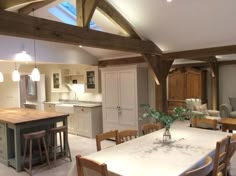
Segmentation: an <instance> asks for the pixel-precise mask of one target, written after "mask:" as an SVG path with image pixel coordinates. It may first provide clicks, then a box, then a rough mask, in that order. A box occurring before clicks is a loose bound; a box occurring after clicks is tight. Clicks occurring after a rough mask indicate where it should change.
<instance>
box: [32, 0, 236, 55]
mask: <svg viewBox="0 0 236 176" xmlns="http://www.w3.org/2000/svg"><path fill="white" fill-rule="evenodd" d="M62 1H63V0H58V1H56V2H54V3H51V4H49V5H47V6H45V7H44V8H41V9H39V10H37V11H36V13H35V14H36V16H40V17H43V18H47V19H51V20H58V19H56V18H55V17H53V16H52V15H51V14H49V13H48V10H47V9H48V8H49V7H51V6H54V5H56V4H58V3H59V2H62ZM68 1H70V2H71V3H72V4H75V0H68ZM108 1H109V2H110V3H111V4H112V5H113V6H114V7H115V8H116V9H117V10H118V11H119V12H120V13H121V14H122V15H123V16H124V17H125V18H126V19H127V20H128V21H129V23H130V24H131V25H132V26H133V28H134V29H135V31H136V32H137V33H138V34H140V35H141V36H142V38H143V39H147V40H151V41H153V42H154V43H155V44H156V45H157V46H159V47H160V48H161V49H162V50H163V51H164V52H174V51H183V50H190V49H199V48H207V47H215V46H225V45H235V44H236V32H235V29H236V18H235V12H236V0H173V1H172V2H171V3H168V2H166V0H108ZM93 20H94V21H95V22H96V24H99V25H102V26H101V27H102V28H103V29H104V31H110V32H112V33H119V31H120V30H121V29H119V27H117V25H114V24H111V23H108V22H107V21H106V20H105V18H104V17H101V14H99V13H98V12H97V11H96V13H95V15H94V16H93ZM83 49H85V50H86V51H88V52H89V53H91V54H92V55H95V56H96V57H98V58H100V59H108V58H120V57H126V56H132V55H134V54H133V53H127V52H120V51H111V50H103V49H97V48H92V49H91V48H88V47H84V48H83ZM218 58H221V60H224V58H225V57H223V56H219V57H218ZM227 58H230V59H234V58H236V57H235V55H230V56H229V57H227Z"/></svg>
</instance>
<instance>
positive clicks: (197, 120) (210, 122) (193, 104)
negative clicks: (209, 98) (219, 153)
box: [185, 98, 220, 129]
mask: <svg viewBox="0 0 236 176" xmlns="http://www.w3.org/2000/svg"><path fill="white" fill-rule="evenodd" d="M185 102H186V108H187V109H189V110H191V111H192V113H191V116H190V117H189V118H190V126H192V127H200V128H210V129H216V128H217V121H218V120H219V119H220V113H219V111H216V110H208V109H207V105H206V104H202V102H201V99H198V98H189V99H186V100H185ZM202 117H204V118H202Z"/></svg>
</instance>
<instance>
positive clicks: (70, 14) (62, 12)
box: [48, 1, 103, 31]
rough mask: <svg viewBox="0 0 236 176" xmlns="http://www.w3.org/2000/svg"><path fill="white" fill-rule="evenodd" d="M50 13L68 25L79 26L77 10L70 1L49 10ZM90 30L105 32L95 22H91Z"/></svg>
mask: <svg viewBox="0 0 236 176" xmlns="http://www.w3.org/2000/svg"><path fill="white" fill-rule="evenodd" d="M48 12H49V13H51V14H52V15H53V16H55V17H56V18H58V19H59V20H60V21H62V22H64V23H66V24H70V25H74V26H76V25H77V23H76V21H77V16H76V8H75V6H73V5H72V4H71V3H69V2H68V1H64V2H62V3H60V4H58V5H56V6H54V7H51V8H49V9H48ZM90 29H94V30H97V31H103V30H102V29H101V28H100V27H99V26H97V25H96V23H95V22H94V21H91V22H90Z"/></svg>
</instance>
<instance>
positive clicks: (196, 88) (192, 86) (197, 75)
mask: <svg viewBox="0 0 236 176" xmlns="http://www.w3.org/2000/svg"><path fill="white" fill-rule="evenodd" d="M201 96H202V80H201V72H194V71H188V72H186V95H185V98H200V99H201Z"/></svg>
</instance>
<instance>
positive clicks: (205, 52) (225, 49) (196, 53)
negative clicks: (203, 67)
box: [163, 45, 236, 60]
mask: <svg viewBox="0 0 236 176" xmlns="http://www.w3.org/2000/svg"><path fill="white" fill-rule="evenodd" d="M225 54H236V45H230V46H220V47H212V48H204V49H196V50H187V51H178V52H172V53H165V54H163V58H164V59H171V60H172V59H190V58H200V57H208V56H216V55H225Z"/></svg>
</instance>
